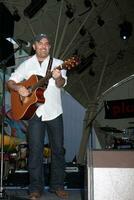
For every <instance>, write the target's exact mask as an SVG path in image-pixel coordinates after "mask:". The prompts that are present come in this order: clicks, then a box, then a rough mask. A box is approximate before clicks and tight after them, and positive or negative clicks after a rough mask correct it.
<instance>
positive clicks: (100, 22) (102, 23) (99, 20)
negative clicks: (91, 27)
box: [97, 16, 105, 26]
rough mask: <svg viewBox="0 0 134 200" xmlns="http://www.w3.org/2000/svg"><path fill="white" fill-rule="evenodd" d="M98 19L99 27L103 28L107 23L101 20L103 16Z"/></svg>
mask: <svg viewBox="0 0 134 200" xmlns="http://www.w3.org/2000/svg"><path fill="white" fill-rule="evenodd" d="M97 18H98V19H97V23H98V25H99V26H103V25H104V23H105V22H104V20H103V19H102V18H101V16H98V17H97Z"/></svg>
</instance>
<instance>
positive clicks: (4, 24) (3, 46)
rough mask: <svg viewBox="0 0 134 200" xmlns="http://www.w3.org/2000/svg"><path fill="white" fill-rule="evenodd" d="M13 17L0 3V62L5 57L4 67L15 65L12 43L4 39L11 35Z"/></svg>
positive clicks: (12, 32)
mask: <svg viewBox="0 0 134 200" xmlns="http://www.w3.org/2000/svg"><path fill="white" fill-rule="evenodd" d="M13 34H14V19H13V16H12V14H11V13H10V11H9V10H8V8H7V7H6V6H5V5H4V4H3V3H0V63H1V62H2V61H3V60H4V61H5V60H6V59H7V62H4V63H3V64H4V65H5V67H10V66H13V65H15V58H14V48H13V44H12V43H10V42H9V41H7V40H6V38H8V37H11V38H12V37H13Z"/></svg>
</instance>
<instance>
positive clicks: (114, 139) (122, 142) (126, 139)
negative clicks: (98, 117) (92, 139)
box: [100, 126, 134, 149]
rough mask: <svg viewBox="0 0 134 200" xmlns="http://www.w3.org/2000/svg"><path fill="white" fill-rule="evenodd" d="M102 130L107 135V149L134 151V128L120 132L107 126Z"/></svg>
mask: <svg viewBox="0 0 134 200" xmlns="http://www.w3.org/2000/svg"><path fill="white" fill-rule="evenodd" d="M100 129H101V130H102V131H104V132H105V135H106V146H105V148H106V149H134V127H128V128H126V129H123V130H119V129H117V128H115V127H109V126H105V127H100ZM109 138H110V139H109Z"/></svg>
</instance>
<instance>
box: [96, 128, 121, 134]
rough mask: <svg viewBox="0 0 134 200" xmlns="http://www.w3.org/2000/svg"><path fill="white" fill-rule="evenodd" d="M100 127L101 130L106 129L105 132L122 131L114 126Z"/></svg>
mask: <svg viewBox="0 0 134 200" xmlns="http://www.w3.org/2000/svg"><path fill="white" fill-rule="evenodd" d="M100 129H101V130H103V131H106V132H112V133H123V131H122V130H119V129H117V128H114V127H108V126H104V127H100Z"/></svg>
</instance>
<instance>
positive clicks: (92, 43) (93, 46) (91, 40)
mask: <svg viewBox="0 0 134 200" xmlns="http://www.w3.org/2000/svg"><path fill="white" fill-rule="evenodd" d="M95 46H96V44H95V40H94V38H93V37H92V36H90V41H89V47H90V49H94V48H95Z"/></svg>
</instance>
